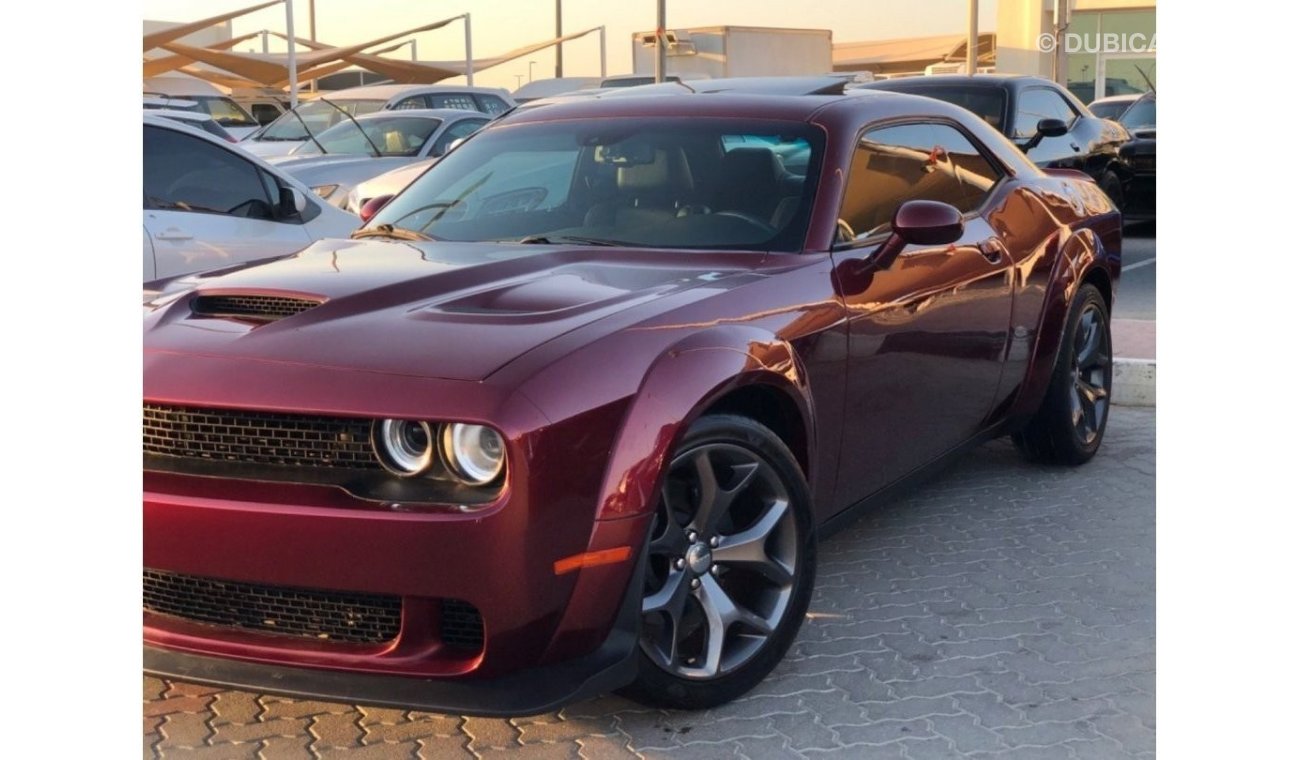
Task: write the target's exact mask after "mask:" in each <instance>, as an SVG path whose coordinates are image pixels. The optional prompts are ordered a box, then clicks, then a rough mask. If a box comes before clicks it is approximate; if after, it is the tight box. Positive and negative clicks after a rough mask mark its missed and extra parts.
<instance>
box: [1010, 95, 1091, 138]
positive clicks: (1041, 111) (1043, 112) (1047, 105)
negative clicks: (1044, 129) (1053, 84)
mask: <svg viewBox="0 0 1300 760" xmlns="http://www.w3.org/2000/svg"><path fill="white" fill-rule="evenodd" d="M1018 101H1019V102H1018V103H1017V104H1016V125H1015V126H1016V130H1015V134H1014V135H1012V137H1014V138H1015V139H1017V140H1028V139H1029V138H1031V137H1033V136H1034V133H1035V132H1037V131H1038V122H1039V121H1041V120H1043V119H1060V120H1061V121H1063V122H1065V123H1066V124H1067V125H1068V124H1073V123H1074V119H1075V117H1076V116H1077V115H1078V114H1076V113H1075V112H1074V109H1073V108H1072V107H1071V106H1070V104H1069V103H1068V102H1067V101H1066V100H1065V98H1063V97H1061V94H1060V93H1058V92H1055V91H1054V90H1049V89H1047V88H1046V87H1034V88H1032V89H1028V90H1025V91H1024V92H1022V93H1020V97H1019V99H1018Z"/></svg>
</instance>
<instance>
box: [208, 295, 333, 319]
mask: <svg viewBox="0 0 1300 760" xmlns="http://www.w3.org/2000/svg"><path fill="white" fill-rule="evenodd" d="M322 303H325V299H324V298H320V297H304V296H299V295H269V294H266V293H203V294H200V295H197V296H195V297H194V298H193V300H191V301H190V311H191V313H193V314H194V316H196V317H213V318H216V319H237V320H242V321H245V322H258V323H265V322H275V321H277V320H281V319H284V318H285V317H292V316H293V315H295V314H301V313H303V312H304V311H307V310H308V309H314V308H315V307H317V306H320V305H321V304H322Z"/></svg>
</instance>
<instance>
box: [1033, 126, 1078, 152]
mask: <svg viewBox="0 0 1300 760" xmlns="http://www.w3.org/2000/svg"><path fill="white" fill-rule="evenodd" d="M1069 131H1070V127H1069V125H1068V124H1066V123H1065V122H1063V121H1061V120H1060V119H1041V120H1039V122H1038V131H1036V132H1034V136H1033V137H1031V138H1029V142H1027V143H1025V147H1024V149H1025V150H1033V149H1034V148H1036V147H1038V144H1039V143H1040V142H1042V141H1043V138H1044V137H1060V136H1062V135H1064V134H1065V133H1066V132H1069Z"/></svg>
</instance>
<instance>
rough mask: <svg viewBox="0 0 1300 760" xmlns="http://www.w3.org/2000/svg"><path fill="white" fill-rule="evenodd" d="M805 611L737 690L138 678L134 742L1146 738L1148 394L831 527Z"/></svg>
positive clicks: (994, 447) (1150, 667)
mask: <svg viewBox="0 0 1300 760" xmlns="http://www.w3.org/2000/svg"><path fill="white" fill-rule="evenodd" d="M820 551H821V556H820V566H819V570H818V579H817V590H816V593H815V595H814V597H813V602H812V605H811V607H810V609H809V615H808V620H807V621H806V622H805V624H804V626H803V629H802V631H801V633H800V635H799V638H798V639H797V641H796V643H795V645H794V646H793V647H792V649H791V651H790V653H789V654H788V655H787V657H786V660H785V661H784V662H783V663H782V664H781V665H780V666H778V667H777V669H776V671H775V672H774V673H773V675H772V676H771V677H769V678H768V679H767V680H766V681H765V682H764V683H763V684H761V685H760V686H759V688H757V689H756V690H755V691H754V692H752V693H750V694H749V695H747V696H746V697H745V698H743V699H742V700H740V701H737V702H734V703H732V704H729V705H726V706H724V707H721V708H717V709H714V710H710V711H706V712H699V713H684V712H671V711H664V710H655V709H648V708H644V707H641V706H640V705H638V704H635V703H633V702H630V701H628V700H625V699H623V698H621V697H617V696H606V697H602V698H599V699H596V700H591V701H587V702H583V703H579V704H576V705H572V706H570V707H567V708H565V709H563V710H560V711H559V712H556V713H551V714H546V715H537V716H532V717H527V718H518V719H512V720H496V719H481V718H463V717H458V716H448V715H435V714H428V713H416V712H405V711H402V710H391V709H375V708H370V707H366V706H364V705H345V704H330V703H324V702H312V701H301V700H290V699H285V698H280V697H274V696H267V695H258V694H249V693H245V692H238V691H228V690H221V689H213V688H206V687H200V686H195V685H191V684H185V683H180V682H167V681H163V680H160V679H156V678H149V677H146V678H145V679H144V756H145V757H146V758H149V757H167V758H172V757H184V758H197V757H205V758H222V759H223V760H224V759H230V758H244V757H249V758H253V757H264V758H282V757H283V758H297V757H337V756H346V757H348V758H409V757H438V758H442V757H493V756H499V755H501V754H505V753H512V754H515V753H518V756H520V757H527V758H533V757H539V758H551V757H563V758H569V757H587V758H606V757H610V758H616V757H648V758H654V757H674V758H683V757H684V758H721V757H740V758H777V757H790V756H806V757H814V758H821V757H852V758H871V759H873V760H874V758H905V759H906V758H910V759H912V760H919V759H920V758H955V757H963V758H974V759H975V760H979V759H980V758H995V757H996V758H1009V759H1013V760H1014V759H1017V758H1025V759H1027V758H1051V759H1052V760H1058V759H1060V758H1078V759H1079V760H1086V759H1087V758H1126V757H1138V758H1142V757H1154V755H1155V741H1156V739H1155V736H1156V733H1155V667H1156V660H1155V411H1154V410H1153V409H1137V408H1117V409H1115V410H1114V414H1113V416H1112V417H1111V420H1110V425H1109V429H1108V431H1107V438H1106V442H1105V444H1104V445H1103V446H1102V449H1101V452H1100V453H1099V454H1098V456H1097V458H1096V459H1095V460H1094V461H1093V462H1092V463H1090V464H1089V465H1087V466H1085V467H1082V468H1079V469H1073V470H1071V469H1053V468H1045V467H1038V466H1033V465H1028V464H1025V463H1024V462H1023V461H1022V460H1021V459H1020V458H1019V456H1018V455H1017V454H1016V452H1015V450H1014V449H1013V448H1012V446H1011V444H1010V443H1009V442H1008V441H1006V440H999V441H995V442H993V443H990V444H987V445H985V446H983V447H981V448H979V449H977V450H976V451H974V452H973V453H971V454H970V455H969V456H967V457H966V458H965V459H964V460H962V461H961V462H960V463H958V464H956V465H955V466H954V467H953V468H952V469H950V470H949V471H947V472H946V473H945V474H943V475H940V476H939V477H938V478H936V479H935V480H933V481H932V482H931V483H930V484H928V485H927V486H924V487H922V488H920V489H918V490H917V491H915V492H913V493H912V494H911V495H909V496H907V497H905V498H903V499H900V500H898V501H896V502H893V503H891V504H888V505H885V506H882V507H880V508H877V509H875V510H873V511H870V512H868V513H867V514H865V515H863V516H862V518H861V519H859V520H858V521H857V522H856V523H854V524H853V525H852V526H850V527H849V528H848V529H846V530H844V531H843V532H841V533H839V534H837V535H835V536H833V537H830V538H829V539H827V540H826V541H824V542H823V543H822V545H821V550H820Z"/></svg>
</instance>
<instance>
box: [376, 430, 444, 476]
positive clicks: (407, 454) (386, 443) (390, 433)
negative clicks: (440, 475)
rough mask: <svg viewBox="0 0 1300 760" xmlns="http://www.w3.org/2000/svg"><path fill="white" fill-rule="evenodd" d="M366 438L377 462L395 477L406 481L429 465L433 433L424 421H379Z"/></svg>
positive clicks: (431, 461) (431, 458) (431, 457)
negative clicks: (373, 450)
mask: <svg viewBox="0 0 1300 760" xmlns="http://www.w3.org/2000/svg"><path fill="white" fill-rule="evenodd" d="M370 438H371V445H372V446H374V448H375V454H376V455H377V456H378V457H379V463H380V464H382V465H383V466H384V467H385V469H387V470H388V471H389V472H391V473H393V474H395V475H401V476H402V477H406V478H409V477H412V476H415V475H419V474H420V473H422V472H424V471H425V470H428V469H429V467H430V465H432V464H433V446H434V438H433V430H432V429H431V428H430V427H429V423H427V422H418V421H415V420H380V421H379V422H378V423H376V425H375V427H374V429H373V431H372V432H371V435H370Z"/></svg>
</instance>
